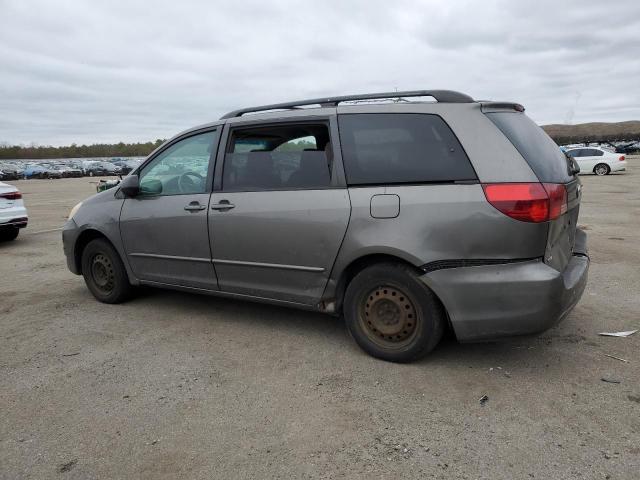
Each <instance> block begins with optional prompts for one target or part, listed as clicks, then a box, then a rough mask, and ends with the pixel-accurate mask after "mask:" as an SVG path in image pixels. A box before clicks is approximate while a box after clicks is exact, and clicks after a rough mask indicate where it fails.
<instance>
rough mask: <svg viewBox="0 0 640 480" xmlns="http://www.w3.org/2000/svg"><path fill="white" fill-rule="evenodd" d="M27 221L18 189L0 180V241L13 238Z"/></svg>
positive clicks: (25, 210)
mask: <svg viewBox="0 0 640 480" xmlns="http://www.w3.org/2000/svg"><path fill="white" fill-rule="evenodd" d="M28 221H29V217H28V215H27V209H26V208H25V206H24V201H23V200H22V194H21V193H20V191H19V190H18V189H17V188H16V187H14V186H13V185H8V184H6V183H3V182H0V241H7V240H14V239H15V238H16V237H17V236H18V233H19V232H20V229H21V228H25V227H26V226H27V222H28Z"/></svg>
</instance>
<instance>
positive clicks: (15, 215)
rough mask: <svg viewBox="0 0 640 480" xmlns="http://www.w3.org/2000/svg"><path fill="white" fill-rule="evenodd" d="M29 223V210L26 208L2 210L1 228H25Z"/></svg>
mask: <svg viewBox="0 0 640 480" xmlns="http://www.w3.org/2000/svg"><path fill="white" fill-rule="evenodd" d="M28 222H29V217H28V215H27V209H26V208H25V207H11V208H4V209H1V210H0V228H1V227H18V228H24V227H26V226H27V223H28Z"/></svg>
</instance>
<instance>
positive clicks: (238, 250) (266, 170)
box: [62, 90, 589, 362]
mask: <svg viewBox="0 0 640 480" xmlns="http://www.w3.org/2000/svg"><path fill="white" fill-rule="evenodd" d="M421 96H428V97H433V98H435V100H436V101H437V102H420V101H417V102H416V101H409V100H407V101H406V102H403V103H397V102H390V103H382V102H376V103H370V104H364V103H362V102H366V101H368V100H375V99H378V100H379V99H396V98H398V97H402V98H405V99H407V98H413V97H421ZM355 101H357V102H360V103H358V104H351V105H348V104H345V102H355ZM278 110H279V111H278ZM523 112H524V108H523V107H522V106H521V105H518V104H514V103H505V102H490V101H474V100H473V99H472V98H471V97H469V96H467V95H464V94H462V93H458V92H452V91H446V90H435V91H420V92H392V93H384V94H369V95H356V96H350V97H336V98H322V99H312V100H304V101H300V102H291V103H286V104H279V105H267V106H263V107H254V108H247V109H242V110H237V111H234V112H230V113H228V114H227V115H225V116H223V117H222V118H221V119H220V120H218V121H215V122H212V123H210V124H208V125H201V126H199V127H197V128H193V129H191V130H187V131H185V132H182V133H181V134H179V135H177V136H175V137H174V138H172V139H171V140H169V141H167V142H165V143H164V144H163V145H162V146H160V147H159V148H158V149H156V150H155V152H154V153H152V154H151V155H150V156H149V157H148V158H147V159H146V161H145V162H144V163H143V164H142V165H141V166H140V167H139V168H138V169H137V170H136V171H135V172H134V173H132V174H130V175H128V176H127V177H125V178H124V179H123V180H122V181H121V182H120V184H119V185H117V186H116V187H114V188H112V189H109V190H106V191H104V192H101V193H98V194H96V195H94V196H93V197H91V198H89V199H88V200H85V201H84V202H82V203H80V204H78V205H76V206H75V207H74V208H73V209H72V211H71V212H70V214H69V220H68V221H67V223H66V224H65V226H64V229H63V232H62V238H63V246H64V252H65V255H66V257H67V264H68V266H69V269H70V270H71V271H72V272H73V273H75V274H82V275H83V276H84V279H85V282H86V285H87V287H88V289H89V290H90V291H91V293H92V294H93V295H94V297H95V298H96V299H98V300H99V301H101V302H105V303H118V302H122V301H124V300H126V299H127V298H128V297H129V296H130V295H131V294H132V290H133V286H136V285H149V286H155V287H162V288H174V289H182V290H186V291H191V292H199V293H207V294H211V295H221V296H226V297H232V298H239V299H251V300H254V301H260V302H269V303H275V304H280V305H287V306H291V307H298V308H304V309H308V310H315V311H321V312H325V313H333V314H340V313H342V314H343V315H344V317H345V321H346V325H347V328H348V329H349V331H350V332H351V334H352V336H353V338H354V339H355V340H356V342H357V343H358V344H359V345H360V346H361V347H362V348H363V349H364V350H365V351H366V352H368V353H369V354H371V355H373V356H376V357H379V358H382V359H385V360H390V361H398V362H408V361H412V360H414V359H416V358H419V357H421V356H423V355H425V354H427V353H428V352H429V351H431V350H432V349H433V348H434V347H435V346H436V345H437V344H438V342H439V341H440V339H441V338H442V336H443V332H444V331H445V330H446V329H447V328H448V326H449V325H450V326H451V327H452V328H453V331H454V332H455V335H456V337H457V338H458V340H460V341H465V342H469V341H481V340H488V339H491V338H496V337H501V336H503V337H512V336H516V335H525V334H532V333H537V332H540V331H543V330H546V329H548V328H550V327H551V326H553V325H555V324H556V323H557V322H559V321H560V320H561V319H562V318H564V317H565V316H566V315H567V314H568V313H569V312H570V311H571V309H572V308H573V307H574V306H575V305H576V303H577V302H578V301H579V299H580V297H581V295H582V292H583V291H584V288H585V285H586V282H587V272H588V268H589V258H588V256H587V250H586V234H585V232H583V231H582V230H580V229H578V228H577V224H578V213H579V208H580V201H581V184H580V181H579V179H578V178H577V177H576V176H575V174H576V170H577V169H575V168H573V166H572V164H571V162H569V161H568V159H567V158H566V157H565V156H564V155H563V154H562V153H561V152H560V151H559V150H558V147H557V145H556V144H555V143H554V142H553V140H551V139H550V138H549V136H548V135H547V134H546V133H545V132H544V131H543V130H542V129H541V128H540V127H538V126H537V125H536V124H535V123H534V122H533V121H531V119H529V118H528V117H527V116H526V115H525V114H524V113H523ZM249 113H250V114H251V115H247V116H245V114H249ZM338 132H339V135H338Z"/></svg>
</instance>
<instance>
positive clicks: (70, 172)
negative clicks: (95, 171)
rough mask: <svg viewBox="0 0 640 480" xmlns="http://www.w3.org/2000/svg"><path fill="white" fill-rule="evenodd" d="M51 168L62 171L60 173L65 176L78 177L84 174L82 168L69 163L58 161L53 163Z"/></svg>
mask: <svg viewBox="0 0 640 480" xmlns="http://www.w3.org/2000/svg"><path fill="white" fill-rule="evenodd" d="M51 168H53V169H54V170H57V171H58V172H60V175H62V177H63V178H78V177H83V176H84V173H83V171H82V170H80V169H79V168H75V167H73V166H71V165H68V164H60V163H57V164H55V165H53V166H52V167H51Z"/></svg>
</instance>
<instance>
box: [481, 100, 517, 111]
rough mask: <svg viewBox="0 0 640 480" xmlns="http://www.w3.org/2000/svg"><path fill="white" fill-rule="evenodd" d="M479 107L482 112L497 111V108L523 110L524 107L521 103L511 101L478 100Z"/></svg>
mask: <svg viewBox="0 0 640 480" xmlns="http://www.w3.org/2000/svg"><path fill="white" fill-rule="evenodd" d="M480 108H481V109H482V111H483V112H497V111H499V110H515V111H516V112H524V107H523V106H522V105H520V104H519V103H513V102H483V101H480Z"/></svg>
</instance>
